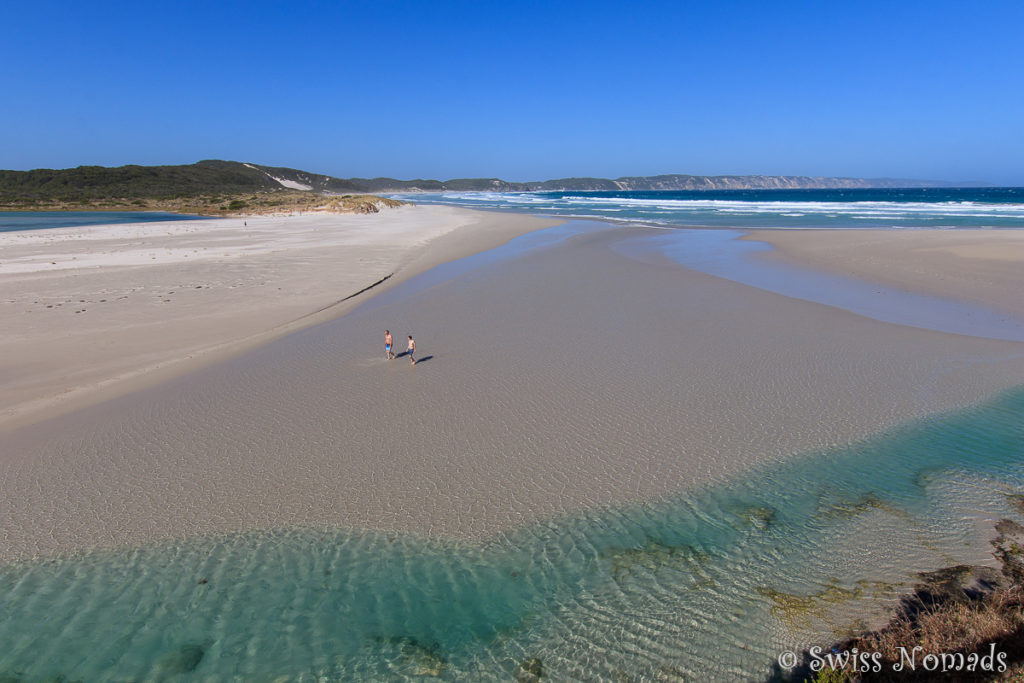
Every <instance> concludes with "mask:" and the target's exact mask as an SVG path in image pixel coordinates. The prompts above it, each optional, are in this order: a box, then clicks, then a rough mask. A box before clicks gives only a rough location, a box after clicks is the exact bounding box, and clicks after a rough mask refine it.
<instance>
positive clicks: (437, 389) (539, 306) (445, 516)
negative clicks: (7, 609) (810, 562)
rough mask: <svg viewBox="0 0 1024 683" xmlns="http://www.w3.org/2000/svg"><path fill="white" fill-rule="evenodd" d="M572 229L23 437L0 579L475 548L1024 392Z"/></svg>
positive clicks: (908, 339) (982, 353)
mask: <svg viewBox="0 0 1024 683" xmlns="http://www.w3.org/2000/svg"><path fill="white" fill-rule="evenodd" d="M503 218H504V215H502V216H501V217H500V218H498V220H499V222H500V221H501V220H503ZM530 225H534V224H533V223H531V224H530ZM575 225H577V224H567V225H566V226H563V227H562V228H555V229H553V232H552V231H548V232H549V233H552V234H554V235H556V236H558V238H557V239H556V240H554V242H553V243H552V244H550V245H548V246H546V247H544V248H539V249H534V250H533V251H529V252H528V253H526V254H525V255H523V256H522V257H519V256H515V257H512V258H509V257H505V258H498V257H492V256H489V255H488V254H489V253H490V252H487V253H482V254H480V255H479V256H478V257H472V258H470V259H467V261H468V262H473V259H474V258H480V259H483V261H481V267H477V268H471V269H469V270H468V271H466V272H462V273H461V274H457V275H455V276H452V277H448V276H445V277H440V278H435V279H431V278H429V277H427V276H428V275H430V273H427V272H426V271H427V270H428V268H429V267H430V266H431V265H433V264H435V263H436V262H437V261H439V260H441V258H440V257H439V256H438V254H445V255H447V254H449V253H451V252H450V251H448V250H449V249H456V248H458V249H463V250H465V251H464V252H463V253H465V252H468V251H474V249H470V248H469V247H470V246H473V245H470V244H469V243H467V242H466V237H465V235H464V234H460V233H459V232H452V233H448V234H447V235H445V236H443V237H439V238H438V239H437V240H436V241H435V246H436V247H437V249H434V250H427V251H426V252H425V253H423V254H422V255H419V256H417V257H413V258H411V259H410V260H409V261H408V262H407V264H406V266H405V268H406V270H405V272H406V273H413V272H422V273H424V276H423V277H426V278H427V280H426V281H424V282H419V281H418V280H417V279H416V278H411V279H409V280H407V281H406V282H405V283H403V284H393V283H392V282H391V281H390V280H389V281H388V282H387V283H385V284H384V285H382V289H386V293H382V294H380V295H376V296H374V297H372V298H370V299H369V300H368V301H367V303H366V305H365V306H361V307H359V309H358V310H354V311H352V312H350V313H349V314H347V315H344V316H341V317H336V314H337V313H338V311H337V310H332V311H330V312H329V313H330V317H331V318H332V319H331V320H329V321H328V322H324V323H323V324H319V325H315V326H310V327H307V328H306V329H303V330H301V331H300V332H298V333H296V334H291V335H286V336H282V337H279V338H277V339H276V340H275V341H272V342H269V343H266V344H261V345H260V346H259V347H258V348H254V349H251V350H249V351H248V352H246V353H242V354H233V355H232V356H231V357H230V359H228V360H227V361H226V362H223V363H215V364H210V365H208V366H207V367H206V368H205V370H204V372H203V373H194V374H190V375H183V376H179V377H177V378H176V379H173V380H171V381H167V382H164V383H162V384H160V385H154V386H151V387H150V388H148V389H145V390H143V391H138V392H135V393H133V394H131V395H128V396H122V397H120V398H116V399H114V400H111V401H108V402H106V403H102V404H94V405H92V406H90V407H88V408H86V409H83V410H79V411H77V412H75V413H70V414H67V415H64V416H60V417H58V418H55V419H53V420H46V421H44V422H40V423H38V424H36V425H28V426H27V427H25V428H22V429H13V430H9V432H8V434H9V443H10V444H11V445H12V450H13V452H14V453H15V454H16V455H15V457H14V458H12V459H11V460H9V461H8V462H6V463H3V464H4V465H6V468H5V469H6V470H7V472H6V477H5V480H6V482H7V490H8V491H9V492H10V494H11V495H10V496H9V497H10V498H11V499H12V503H11V505H10V508H9V509H8V510H7V512H6V513H5V517H4V519H3V523H4V527H5V528H7V529H9V530H10V531H9V534H8V543H7V545H6V546H5V548H4V549H3V553H2V556H3V558H4V559H13V558H25V557H30V556H33V555H37V554H43V555H45V554H48V553H52V552H63V551H69V550H74V549H76V548H81V547H89V546H90V545H92V544H97V543H98V544H100V545H131V544H136V543H141V542H147V541H151V540H155V541H159V540H167V539H171V538H179V537H183V536H188V535H189V534H202V533H214V532H233V531H247V530H254V529H262V528H276V527H280V526H290V525H297V526H319V525H327V526H341V527H347V528H365V529H377V530H394V531H406V532H412V533H417V534H423V535H427V536H437V537H458V538H462V539H465V540H472V541H479V540H482V539H485V538H488V537H492V536H494V535H495V534H502V533H504V532H506V531H507V530H509V529H513V528H517V527H519V526H522V525H523V524H527V523H530V522H532V521H535V520H538V519H544V518H548V517H555V516H559V515H562V514H565V513H570V512H572V511H576V510H585V509H591V508H600V507H603V506H607V505H618V504H624V503H632V502H637V501H643V500H654V499H658V498H660V497H662V496H666V495H672V494H674V493H677V492H679V491H680V490H685V489H687V488H689V487H692V486H699V485H702V484H708V483H713V482H716V481H723V480H726V479H728V478H730V477H732V476H734V475H736V474H738V473H741V472H743V471H746V470H748V469H749V468H750V467H752V466H755V465H758V464H763V463H768V462H773V461H782V460H785V459H786V458H788V457H790V456H792V455H793V454H796V453H803V452H809V451H814V450H816V449H821V448H828V447H831V446H835V445H837V444H843V443H850V442H852V441H856V440H858V439H863V438H866V437H869V436H871V435H872V434H875V433H878V432H880V431H883V430H885V429H887V428H890V427H892V426H894V425H897V424H899V423H901V422H903V421H905V420H908V419H913V418H917V417H921V416H923V415H927V414H930V413H936V412H940V411H944V410H951V409H955V408H958V407H962V406H964V405H968V404H971V403H974V402H977V401H980V400H982V399H984V398H986V397H988V396H991V395H993V394H995V393H997V392H999V391H1002V390H1004V389H1008V388H1011V387H1014V386H1017V385H1020V384H1024V350H1022V345H1021V344H1020V343H1017V342H1008V341H999V340H990V339H981V338H970V337H963V336H961V335H955V334H949V333H941V332H935V331H930V330H922V329H916V328H907V327H904V326H900V325H895V324H890V323H882V322H878V321H874V320H869V319H865V318H862V317H860V316H857V315H854V314H851V313H848V312H846V311H843V310H840V309H836V308H834V307H830V306H825V305H821V304H816V303H812V302H807V301H801V300H796V299H792V298H789V297H785V296H781V295H776V294H772V293H770V292H766V291H763V290H758V289H754V288H751V287H747V286H745V285H741V284H738V283H733V282H729V281H726V280H722V279H720V278H717V277H714V276H710V275H705V274H703V273H699V272H695V271H692V270H689V269H686V268H683V267H681V266H679V265H678V264H675V263H673V262H671V261H670V260H669V259H667V258H666V257H665V256H664V255H662V254H660V253H658V252H657V250H652V251H651V253H649V254H648V255H647V257H645V262H644V263H643V264H639V263H637V262H636V261H635V260H633V259H629V258H624V257H622V256H621V255H619V254H618V253H616V251H615V249H614V248H613V247H614V245H616V244H617V243H618V241H619V240H620V238H623V237H626V238H629V239H631V238H635V237H637V236H643V235H647V234H652V235H653V234H661V232H662V231H651V230H647V229H644V228H641V227H634V228H628V229H623V228H622V227H621V226H611V225H607V224H582V223H581V224H579V225H581V226H583V227H582V228H579V229H576V228H575V227H574V226H575ZM498 233H500V234H501V235H502V237H503V238H504V237H507V235H506V233H503V232H501V231H498ZM498 233H495V235H497V234H498ZM532 234H533V235H537V236H538V237H537V239H540V240H543V239H544V236H545V234H546V233H544V232H538V233H532ZM492 237H494V235H492ZM482 239H484V240H485V242H486V241H487V240H488V239H490V238H482ZM523 239H526V238H523ZM494 241H498V240H494ZM527 241H528V240H527ZM492 243H493V242H492ZM502 250H507V252H508V253H509V254H512V255H517V254H519V250H520V247H518V246H516V243H515V241H514V242H511V243H509V244H508V245H506V247H503V248H502V249H499V250H498V251H496V252H493V253H494V254H498V253H501V252H502ZM363 253H365V252H363ZM432 254H433V255H432ZM488 259H490V260H488ZM452 263H457V262H452ZM357 300H358V299H357ZM357 300H354V301H357ZM310 322H312V321H310ZM399 325H401V326H399ZM384 327H390V328H391V329H392V330H393V331H394V332H396V337H397V338H399V339H401V338H402V335H403V334H405V333H406V332H407V331H408V332H414V333H415V334H416V335H417V340H418V342H419V343H420V348H421V351H420V353H421V354H422V358H421V360H422V361H428V362H424V363H422V364H421V365H420V366H419V367H417V368H415V369H414V370H412V369H410V368H409V367H408V364H407V363H403V362H398V363H392V364H388V362H387V361H385V360H384V359H383V358H382V357H379V356H380V355H381V354H380V353H379V340H378V339H377V337H376V335H377V334H379V333H380V330H382V329H383V328H384ZM378 328H380V330H379V329H378ZM879 349H884V352H880V351H879ZM71 452H74V453H75V456H74V457H73V458H71V457H68V454H69V453H71ZM169 482H177V483H176V484H174V485H169ZM110 499H115V500H117V501H118V504H117V506H116V508H115V509H113V510H109V511H107V512H104V513H102V514H101V513H100V510H99V508H97V505H99V504H100V501H102V500H110ZM57 500H59V501H62V503H61V505H60V506H54V505H52V504H51V502H50V501H57ZM115 530H116V531H115Z"/></svg>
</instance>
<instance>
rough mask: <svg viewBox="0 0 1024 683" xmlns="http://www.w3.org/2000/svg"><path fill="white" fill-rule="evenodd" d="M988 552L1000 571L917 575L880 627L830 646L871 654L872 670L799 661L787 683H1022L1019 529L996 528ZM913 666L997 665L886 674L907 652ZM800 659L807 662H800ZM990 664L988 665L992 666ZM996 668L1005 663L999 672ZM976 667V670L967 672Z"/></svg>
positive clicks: (1023, 550) (1023, 590) (1023, 588)
mask: <svg viewBox="0 0 1024 683" xmlns="http://www.w3.org/2000/svg"><path fill="white" fill-rule="evenodd" d="M996 530H997V532H998V533H999V536H998V537H997V538H996V540H995V541H994V542H993V546H994V552H993V555H994V556H995V558H996V559H998V560H999V561H1000V563H1001V564H1002V567H1001V571H996V570H993V569H991V568H985V567H969V566H958V567H949V568H947V569H943V570H940V571H937V572H933V573H930V574H925V575H922V577H921V578H922V583H920V584H918V585H917V586H916V587H915V590H914V592H913V593H912V594H911V595H909V596H907V597H905V598H904V599H903V601H902V602H901V605H900V608H899V609H898V610H897V613H896V615H895V616H894V617H893V619H892V620H891V621H890V622H889V624H888V625H886V626H885V627H884V628H882V629H880V630H878V631H874V632H871V633H866V634H864V635H862V636H859V637H857V638H854V639H852V640H848V641H846V642H844V643H842V644H840V645H838V646H837V647H836V648H835V650H836V651H837V652H853V651H854V650H855V649H856V651H857V652H861V653H878V657H879V659H878V660H877V661H878V662H879V664H880V665H881V666H880V669H881V670H880V671H877V672H875V671H866V672H865V671H863V670H859V671H854V670H851V669H852V667H848V668H846V669H835V670H834V669H831V668H826V669H824V670H822V671H817V672H814V671H812V670H811V669H810V668H809V665H808V664H805V665H804V666H803V667H802V668H801V669H798V670H796V671H795V672H793V675H792V676H790V677H789V678H790V680H793V679H794V678H795V679H796V680H810V681H814V682H816V683H839V682H845V683H857V682H860V681H931V680H943V681H1022V682H1024V547H1022V539H1024V527H1022V526H1021V525H1019V524H1016V523H1015V522H1012V521H1009V520H1002V521H1001V522H999V524H997V525H996ZM915 648H917V649H916V655H915V657H916V661H917V662H921V661H923V660H924V659H925V657H926V656H928V655H936V656H941V655H944V654H945V655H951V656H952V657H953V659H951V661H957V660H956V659H955V657H957V656H959V655H962V657H963V658H964V661H965V662H966V661H969V659H968V658H970V656H971V655H974V656H975V660H978V659H979V658H981V657H984V656H985V655H990V656H991V655H992V653H993V652H995V653H1000V654H999V656H1000V657H1001V660H999V661H995V662H994V663H990V665H989V668H988V669H986V668H985V667H984V666H978V667H967V666H965V665H960V666H954V667H952V668H953V670H950V671H947V672H945V673H940V672H937V671H928V670H926V669H925V668H924V667H919V668H917V670H916V671H910V670H909V668H906V667H905V668H904V669H903V670H902V671H899V670H897V669H894V665H896V664H897V663H899V662H904V663H906V661H907V659H906V658H907V656H908V653H914V652H915ZM805 662H809V659H808V658H805ZM993 664H994V667H993ZM1000 664H1004V665H1005V666H1006V670H1005V671H999V670H998V669H999V667H1000ZM972 669H977V670H972Z"/></svg>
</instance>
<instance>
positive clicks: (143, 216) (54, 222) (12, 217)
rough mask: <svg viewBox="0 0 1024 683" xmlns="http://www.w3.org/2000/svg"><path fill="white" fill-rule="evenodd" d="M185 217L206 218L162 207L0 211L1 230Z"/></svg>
mask: <svg viewBox="0 0 1024 683" xmlns="http://www.w3.org/2000/svg"><path fill="white" fill-rule="evenodd" d="M186 220H205V218H204V217H203V216H188V215H185V214H180V213H166V212H163V211H0V232H13V231H15V230H45V229H47V228H70V227H74V226H78V225H113V224H115V223H153V222H159V221H186Z"/></svg>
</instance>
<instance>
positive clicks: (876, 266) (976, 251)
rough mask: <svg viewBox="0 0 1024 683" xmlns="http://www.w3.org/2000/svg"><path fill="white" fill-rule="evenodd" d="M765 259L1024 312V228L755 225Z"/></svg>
mask: <svg viewBox="0 0 1024 683" xmlns="http://www.w3.org/2000/svg"><path fill="white" fill-rule="evenodd" d="M745 239H750V240H756V241H760V242H767V243H768V244H771V245H772V246H773V247H774V250H773V251H771V252H767V253H766V254H765V255H764V256H763V258H771V259H776V260H779V261H783V262H789V263H794V264H799V265H801V266H804V267H811V268H818V269H821V270H823V271H826V272H829V273H838V274H841V275H845V276H848V277H854V278H858V279H861V280H865V281H868V282H876V283H878V284H882V285H886V286H889V287H895V288H897V289H902V290H905V291H910V292H915V293H920V294H928V295H933V296H940V297H944V298H947V299H950V300H953V301H961V302H965V303H971V304H975V305H978V306H984V307H986V308H990V309H996V310H1002V311H1006V312H1008V313H1012V314H1014V315H1018V316H1024V296H1021V292H1022V291H1024V290H1022V284H1024V230H986V229H970V230H948V229H947V230H925V229H915V230H752V231H750V234H749V235H748V236H747V237H746V238H745Z"/></svg>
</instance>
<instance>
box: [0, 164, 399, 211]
mask: <svg viewBox="0 0 1024 683" xmlns="http://www.w3.org/2000/svg"><path fill="white" fill-rule="evenodd" d="M401 204H402V202H399V201H396V200H393V199H386V198H384V197H376V196H372V195H368V194H365V193H364V192H362V191H361V189H360V188H358V187H356V186H355V185H353V184H351V183H346V182H345V181H339V180H338V179H337V178H331V177H330V176H323V175H318V174H313V173H306V172H304V171H297V170H295V169H287V168H272V167H265V166H255V165H253V164H243V163H239V162H234V161H200V162H199V163H195V164H190V165H186V166H120V167H117V168H107V167H104V166H79V167H77V168H70V169H61V170H52V169H36V170H32V171H0V210H5V211H116V210H122V211H170V212H173V213H191V214H198V215H204V216H224V215H240V214H246V215H252V214H266V213H284V212H291V211H317V210H319V211H335V212H355V213H376V212H377V211H379V210H380V208H381V207H394V206H399V205H401Z"/></svg>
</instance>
